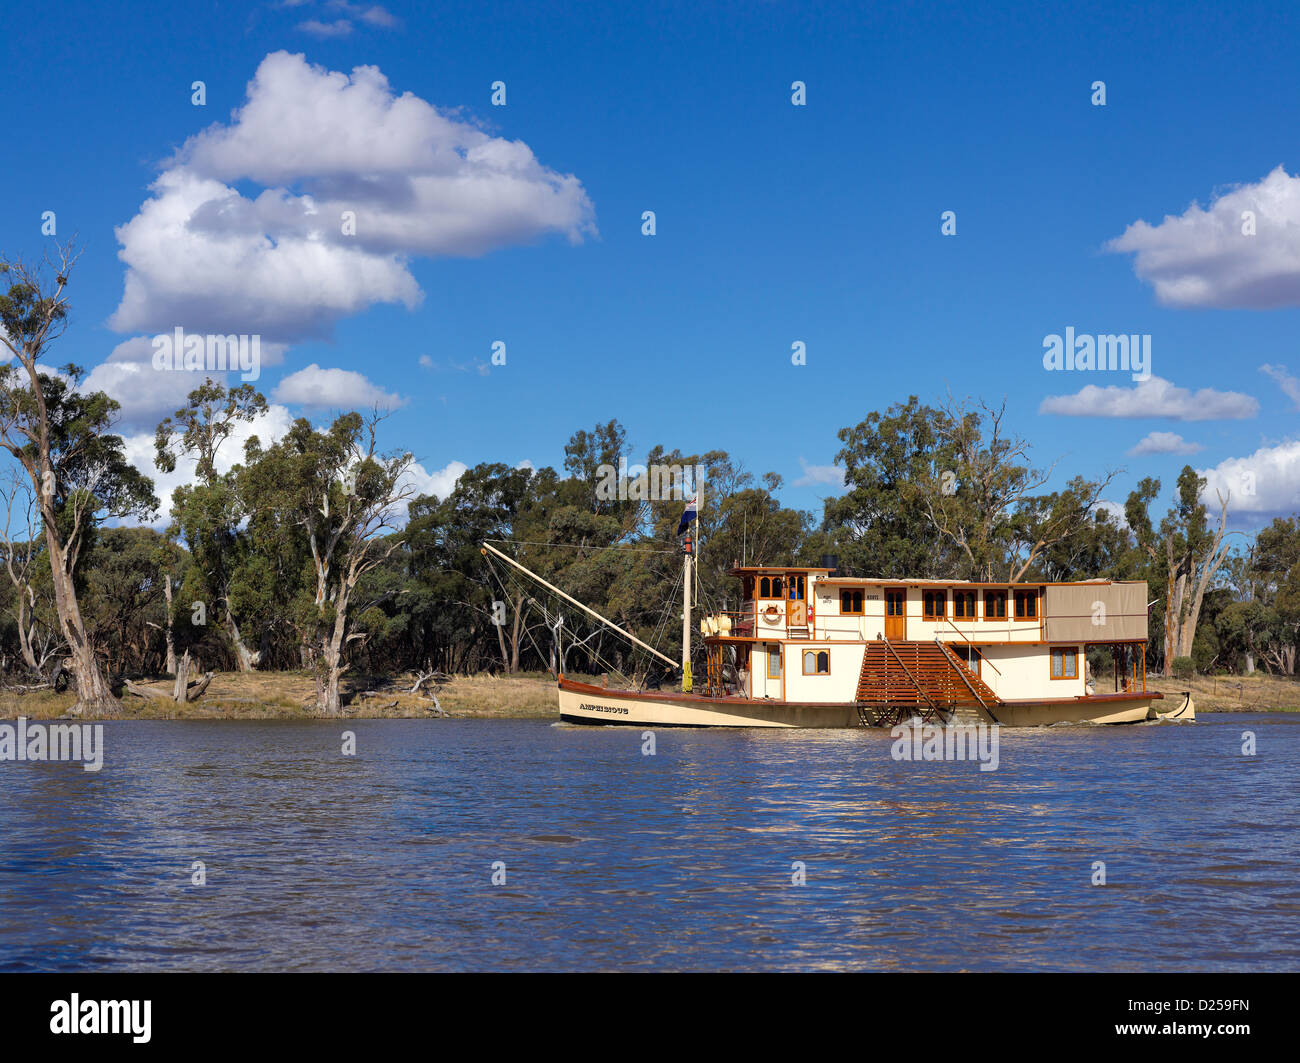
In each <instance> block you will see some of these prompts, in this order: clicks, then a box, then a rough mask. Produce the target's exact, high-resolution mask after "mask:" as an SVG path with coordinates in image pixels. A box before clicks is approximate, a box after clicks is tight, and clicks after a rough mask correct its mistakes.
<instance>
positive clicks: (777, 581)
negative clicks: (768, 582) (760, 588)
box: [772, 576, 784, 598]
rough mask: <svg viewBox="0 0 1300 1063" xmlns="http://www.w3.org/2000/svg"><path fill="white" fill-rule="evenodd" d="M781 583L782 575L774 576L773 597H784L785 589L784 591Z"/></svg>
mask: <svg viewBox="0 0 1300 1063" xmlns="http://www.w3.org/2000/svg"><path fill="white" fill-rule="evenodd" d="M781 584H782V579H781V577H780V576H773V577H772V597H773V598H781V597H784V591H783V589H782V586H781Z"/></svg>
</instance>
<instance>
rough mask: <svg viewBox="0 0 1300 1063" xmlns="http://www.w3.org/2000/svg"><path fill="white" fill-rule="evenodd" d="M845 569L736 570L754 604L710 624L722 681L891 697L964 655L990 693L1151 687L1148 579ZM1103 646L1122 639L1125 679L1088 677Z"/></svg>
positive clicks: (965, 676) (712, 681) (774, 690)
mask: <svg viewBox="0 0 1300 1063" xmlns="http://www.w3.org/2000/svg"><path fill="white" fill-rule="evenodd" d="M834 572H835V570H834V569H833V568H802V567H762V566H757V567H744V568H737V569H734V570H732V573H731V575H733V576H735V577H737V578H738V579H739V580H740V582H741V589H742V605H741V608H740V609H739V610H738V611H736V612H732V613H712V614H709V615H706V616H705V617H704V619H703V620H702V621H701V624H700V629H701V632H702V634H703V635H704V642H705V646H706V648H707V652H708V669H707V673H708V674H707V680H706V682H707V686H708V688H709V690H710V691H711V692H712V693H715V694H718V695H722V696H726V695H731V696H742V697H749V698H760V699H767V698H771V699H777V700H782V701H798V702H809V703H821V702H835V703H840V702H854V701H858V702H861V701H867V700H872V699H873V698H875V697H876V696H879V697H881V698H887V697H888V689H887V688H888V687H889V685H890V684H891V683H894V682H896V681H897V680H898V678H899V677H900V676H902V677H904V681H908V680H910V682H911V683H912V684H913V685H914V686H924V685H925V681H926V680H925V677H926V675H934V676H939V675H940V674H941V673H947V672H951V671H953V670H954V668H953V665H954V663H955V664H958V665H960V667H961V668H962V669H964V672H963V673H962V674H959V675H958V676H957V678H958V679H959V680H960V682H961V683H963V684H965V685H967V686H969V687H970V688H971V690H972V693H973V694H974V695H975V696H976V697H977V698H978V699H979V700H981V701H984V700H992V701H994V702H1017V701H1031V700H1042V699H1044V698H1050V699H1052V700H1058V699H1068V698H1083V697H1091V696H1095V695H1097V694H1105V693H1108V692H1109V688H1110V686H1111V685H1112V684H1113V687H1114V691H1115V692H1121V691H1122V692H1130V693H1131V692H1137V691H1145V689H1146V688H1145V668H1144V666H1143V661H1144V656H1145V651H1146V642H1147V586H1146V583H1145V582H1142V581H1113V580H1103V579H1097V580H1083V581H1076V582H1067V583H1014V584H1013V583H974V582H962V581H952V580H929V579H893V580H887V579H868V578H858V577H847V576H837V575H835V574H834ZM1095 645H1106V646H1110V647H1111V648H1112V657H1113V659H1114V662H1115V667H1114V675H1113V676H1105V677H1102V676H1091V675H1089V674H1088V662H1087V650H1088V647H1089V646H1095ZM1109 670H1110V669H1107V671H1109ZM891 676H892V678H891ZM1103 680H1104V681H1105V682H1104V683H1103ZM936 681H937V680H936ZM944 682H949V683H950V682H952V679H951V677H950V676H946V675H945V676H944Z"/></svg>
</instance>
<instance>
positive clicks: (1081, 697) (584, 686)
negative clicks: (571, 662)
mask: <svg viewBox="0 0 1300 1063" xmlns="http://www.w3.org/2000/svg"><path fill="white" fill-rule="evenodd" d="M558 685H559V688H560V689H561V690H567V691H569V692H570V693H573V694H595V695H597V696H600V697H607V698H610V697H612V698H625V699H627V700H628V701H676V702H683V701H698V702H700V703H701V704H702V705H718V704H722V705H766V706H770V705H772V704H773V702H772V699H771V698H736V697H730V698H710V697H705V696H704V695H703V694H682V693H680V692H679V693H676V694H664V693H662V692H660V691H654V690H618V689H611V688H608V687H597V686H592V685H591V684H590V683H579V682H578V681H577V680H574V679H561V680H560V681H559V684H558ZM1163 699H1164V695H1163V694H1162V693H1160V691H1158V690H1148V691H1145V692H1142V691H1122V692H1120V693H1117V694H1092V695H1088V694H1076V695H1074V696H1073V697H1065V698H1019V699H1017V700H1015V701H1003V702H1002V704H1003V705H1012V706H1015V705H1073V704H1074V703H1076V702H1080V701H1081V702H1084V703H1085V704H1089V705H1090V704H1093V703H1094V702H1111V701H1162V700H1163ZM779 704H786V701H785V698H782V699H781V701H780V703H779ZM789 704H793V705H816V706H817V707H818V708H824V707H828V706H829V707H830V708H836V707H844V706H851V705H853V704H855V702H852V701H796V702H790V703H789Z"/></svg>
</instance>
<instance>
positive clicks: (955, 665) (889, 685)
mask: <svg viewBox="0 0 1300 1063" xmlns="http://www.w3.org/2000/svg"><path fill="white" fill-rule="evenodd" d="M856 700H857V702H858V704H859V706H871V707H872V708H873V709H874V710H876V711H875V715H876V717H877V719H878V720H879V722H883V723H891V722H892V723H899V722H901V721H902V720H903V719H905V718H907V717H909V716H920V717H921V718H922V719H929V718H930V717H931V716H933V715H935V714H936V713H944V714H952V713H958V714H960V715H970V714H971V710H976V713H975V714H976V715H977V716H978V717H979V718H980V719H983V717H984V714H987V715H988V717H989V718H991V719H993V720H994V721H995V722H996V720H997V717H996V716H995V715H994V712H993V710H994V709H996V708H997V706H998V705H999V704H1001V702H1000V700H999V698H998V696H997V695H996V694H995V693H993V691H992V690H991V689H990V688H989V687H988V685H987V684H986V683H985V682H984V681H983V680H982V679H980V677H979V676H977V675H976V674H975V673H974V672H972V671H970V669H968V668H967V667H966V666H965V664H963V663H962V661H961V659H960V658H959V657H957V655H956V654H954V653H953V652H952V651H951V650H949V649H948V647H947V646H945V645H944V644H943V643H942V642H940V641H939V640H938V639H936V640H935V641H934V642H896V641H891V640H889V639H876V640H874V641H871V642H868V643H867V649H866V653H864V654H863V657H862V672H861V673H860V674H859V676H858V692H857V698H856ZM963 709H964V710H966V711H965V712H962V711H961V710H963ZM978 710H983V713H980V712H978Z"/></svg>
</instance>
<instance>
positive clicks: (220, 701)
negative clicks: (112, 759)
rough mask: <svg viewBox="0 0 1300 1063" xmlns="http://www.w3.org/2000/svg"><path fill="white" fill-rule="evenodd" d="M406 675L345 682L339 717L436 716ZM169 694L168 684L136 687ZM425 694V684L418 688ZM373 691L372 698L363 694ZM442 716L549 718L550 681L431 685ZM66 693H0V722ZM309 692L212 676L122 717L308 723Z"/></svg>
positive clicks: (302, 679) (49, 707)
mask: <svg viewBox="0 0 1300 1063" xmlns="http://www.w3.org/2000/svg"><path fill="white" fill-rule="evenodd" d="M414 681H415V677H414V676H410V675H402V676H355V677H351V676H345V677H344V684H343V701H344V705H343V715H344V716H345V717H350V718H363V717H388V718H407V717H426V716H436V715H437V711H436V710H435V708H434V704H433V702H432V701H431V700H430V699H429V698H427V697H423V696H421V695H417V694H410V693H407V691H408V690H409V689H410V687H411V684H412V683H413V682H414ZM141 685H142V686H146V687H149V688H150V689H153V690H157V691H160V692H165V693H167V694H170V693H171V689H172V681H171V680H170V679H158V680H156V681H154V682H150V683H143V684H141ZM426 689H428V684H426ZM368 691H374V692H375V694H374V695H373V696H369V697H367V696H364V695H365V693H366V692H368ZM433 693H434V694H436V695H437V698H438V703H439V704H440V705H441V707H442V710H443V712H445V713H447V714H448V715H450V716H458V717H493V718H503V717H510V718H528V717H553V716H555V714H556V699H555V681H554V680H553V679H552V678H551V677H550V676H548V675H546V674H544V673H543V674H541V675H535V674H530V675H520V676H509V677H501V678H494V677H493V676H489V675H480V676H457V677H455V678H452V679H450V680H447V681H446V682H443V683H439V684H437V685H435V686H434V687H433ZM75 700H76V699H75V697H74V696H73V695H72V694H70V693H65V694H56V693H54V692H53V691H49V690H38V691H33V692H32V693H29V694H10V693H0V719H13V718H15V717H18V716H26V717H28V718H29V719H49V718H52V717H55V716H60V715H62V714H63V713H65V712H67V711H68V709H70V708H71V707H72V705H73V703H74V702H75ZM315 700H316V688H315V684H314V682H313V680H312V676H311V673H309V672H252V673H241V672H218V673H217V674H216V675H215V676H213V677H212V683H211V685H209V687H208V689H207V690H206V691H205V692H204V693H203V696H202V697H200V698H199V699H198V701H194V702H190V703H188V704H185V705H177V704H176V703H175V702H172V701H162V700H157V699H154V698H142V697H138V696H137V695H134V694H125V695H124V696H123V698H122V704H123V705H124V706H125V709H126V715H127V716H129V717H132V718H136V719H153V720H164V719H168V720H171V719H231V720H270V719H304V720H305V719H314V718H319V717H320V713H318V712H317V711H316V707H315Z"/></svg>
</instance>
